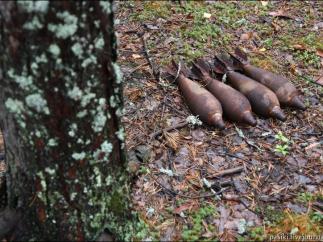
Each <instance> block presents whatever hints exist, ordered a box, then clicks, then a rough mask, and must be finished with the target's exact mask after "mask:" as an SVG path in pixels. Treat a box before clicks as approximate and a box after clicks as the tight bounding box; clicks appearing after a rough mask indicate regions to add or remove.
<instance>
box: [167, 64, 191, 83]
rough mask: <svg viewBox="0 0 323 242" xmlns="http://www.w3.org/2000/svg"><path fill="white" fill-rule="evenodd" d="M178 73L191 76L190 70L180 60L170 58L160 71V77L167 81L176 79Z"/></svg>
mask: <svg viewBox="0 0 323 242" xmlns="http://www.w3.org/2000/svg"><path fill="white" fill-rule="evenodd" d="M180 75H184V76H191V71H190V70H189V69H188V68H187V67H186V66H185V64H184V63H183V62H182V61H180V62H178V63H177V62H176V61H175V60H172V62H171V64H170V65H168V66H167V67H166V68H165V69H164V71H163V73H162V77H163V78H165V79H167V80H169V81H176V80H177V78H178V77H179V76H180Z"/></svg>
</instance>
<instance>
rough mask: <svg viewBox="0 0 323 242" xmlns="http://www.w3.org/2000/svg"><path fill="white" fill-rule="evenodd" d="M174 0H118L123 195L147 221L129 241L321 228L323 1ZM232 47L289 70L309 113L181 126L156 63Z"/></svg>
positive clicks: (182, 107)
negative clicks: (129, 182) (125, 156)
mask: <svg viewBox="0 0 323 242" xmlns="http://www.w3.org/2000/svg"><path fill="white" fill-rule="evenodd" d="M181 2H182V3H183V4H182V5H180V4H179V1H169V2H167V1H122V2H121V1H120V2H117V4H116V15H115V24H116V30H117V33H118V41H119V45H118V51H119V63H120V65H121V67H122V70H123V73H124V83H125V84H124V85H125V86H124V98H125V100H124V103H125V110H126V114H125V117H124V120H123V122H124V124H125V126H126V133H127V141H126V142H127V149H128V152H129V161H130V163H131V168H132V169H133V170H134V171H136V176H135V178H134V186H133V193H132V200H133V204H134V209H135V210H136V211H137V212H138V214H139V216H140V219H141V222H142V223H145V224H147V226H148V227H147V231H146V233H142V234H138V235H137V237H138V239H140V238H141V239H158V240H165V241H169V240H179V239H183V240H216V239H218V240H221V241H228V240H240V241H249V240H264V239H266V238H267V239H270V238H273V237H270V236H275V235H278V234H281V233H284V234H283V235H286V236H287V235H294V236H297V235H304V236H306V235H321V236H322V222H323V215H322V211H323V210H322V209H323V193H322V191H323V189H322V186H321V184H322V180H323V175H322V170H323V169H322V168H323V166H322V162H323V161H322V158H323V149H322V144H323V139H322V131H323V106H322V97H323V95H322V93H323V92H322V91H323V88H322V85H323V72H322V67H323V58H322V56H323V42H322V40H323V36H322V33H323V31H322V29H323V22H322V21H323V18H322V17H323V16H322V9H323V2H320V1H317V2H315V1H306V2H305V1H291V2H290V1H234V2H229V1H223V2H218V1H200V2H197V1H191V2H185V1H181ZM320 33H321V35H320ZM236 46H240V47H242V48H244V49H245V50H246V51H247V52H248V55H249V57H250V59H251V62H252V63H253V64H255V65H257V66H259V67H262V68H265V69H268V70H271V71H273V72H276V73H280V74H282V75H284V76H286V77H288V78H289V79H290V80H291V81H292V82H293V83H294V84H295V86H296V87H297V89H298V90H299V92H300V94H301V96H302V97H303V99H304V102H305V104H306V106H307V109H306V111H299V110H295V109H290V108H284V112H285V113H286V115H287V120H286V121H285V122H281V121H278V120H274V119H263V118H261V117H257V121H258V124H257V126H256V127H249V126H244V125H240V124H236V123H232V122H230V121H228V120H226V121H225V123H226V128H225V129H224V130H223V131H219V130H217V129H214V128H212V127H209V126H207V125H204V124H203V125H201V126H191V125H187V124H186V123H185V121H186V118H187V117H188V116H189V115H191V112H190V111H189V109H188V108H187V106H186V104H185V102H184V100H183V98H182V96H181V93H180V92H179V90H178V88H177V86H176V84H175V83H169V82H167V81H166V80H163V79H162V78H160V79H159V78H158V75H157V74H158V71H159V70H162V68H164V67H165V66H166V65H167V64H168V63H169V62H170V60H171V59H175V60H176V61H177V60H179V59H180V58H181V59H182V60H184V61H185V63H186V64H189V63H190V62H191V61H192V60H193V59H194V58H197V57H201V56H205V57H212V56H213V55H214V54H215V53H216V52H217V51H221V50H232V49H234V48H235V47H236ZM147 57H148V58H147ZM148 59H149V60H148ZM158 79H159V80H158ZM172 126H175V127H176V126H177V127H178V128H177V129H174V130H168V131H167V130H164V129H167V128H169V127H172ZM180 126H182V127H180ZM158 131H162V132H160V135H155V136H154V135H153V134H156V132H158ZM285 238H286V237H285ZM294 238H296V237H294ZM313 238H314V237H313ZM317 238H318V237H316V239H317ZM276 239H279V238H278V237H276ZM287 239H288V238H287ZM314 239H315V238H314ZM321 239H322V237H321Z"/></svg>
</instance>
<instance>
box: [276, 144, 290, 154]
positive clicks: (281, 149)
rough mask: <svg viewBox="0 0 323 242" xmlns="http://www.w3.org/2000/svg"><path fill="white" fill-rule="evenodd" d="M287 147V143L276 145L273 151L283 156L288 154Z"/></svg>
mask: <svg viewBox="0 0 323 242" xmlns="http://www.w3.org/2000/svg"><path fill="white" fill-rule="evenodd" d="M288 148H289V147H288V145H276V146H275V151H276V152H278V153H281V154H282V155H284V156H285V155H287V154H288Z"/></svg>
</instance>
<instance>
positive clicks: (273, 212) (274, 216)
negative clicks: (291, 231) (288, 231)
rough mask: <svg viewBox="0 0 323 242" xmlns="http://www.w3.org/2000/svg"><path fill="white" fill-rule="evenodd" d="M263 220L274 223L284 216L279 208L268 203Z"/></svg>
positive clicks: (270, 223) (268, 223)
mask: <svg viewBox="0 0 323 242" xmlns="http://www.w3.org/2000/svg"><path fill="white" fill-rule="evenodd" d="M264 214H265V219H264V222H265V223H266V224H267V225H275V224H277V223H278V222H279V221H281V220H282V219H283V218H284V213H283V212H282V211H280V210H277V209H275V208H274V207H273V206H270V205H268V206H267V207H266V208H265V210H264Z"/></svg>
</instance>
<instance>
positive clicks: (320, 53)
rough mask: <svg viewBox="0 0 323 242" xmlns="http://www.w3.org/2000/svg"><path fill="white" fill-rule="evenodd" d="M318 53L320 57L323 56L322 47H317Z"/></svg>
mask: <svg viewBox="0 0 323 242" xmlns="http://www.w3.org/2000/svg"><path fill="white" fill-rule="evenodd" d="M316 54H317V55H318V56H319V57H323V50H322V49H317V50H316Z"/></svg>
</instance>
